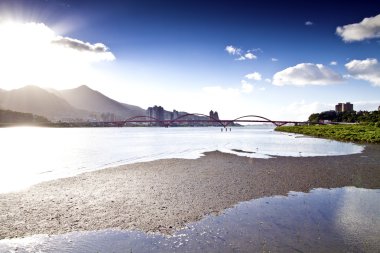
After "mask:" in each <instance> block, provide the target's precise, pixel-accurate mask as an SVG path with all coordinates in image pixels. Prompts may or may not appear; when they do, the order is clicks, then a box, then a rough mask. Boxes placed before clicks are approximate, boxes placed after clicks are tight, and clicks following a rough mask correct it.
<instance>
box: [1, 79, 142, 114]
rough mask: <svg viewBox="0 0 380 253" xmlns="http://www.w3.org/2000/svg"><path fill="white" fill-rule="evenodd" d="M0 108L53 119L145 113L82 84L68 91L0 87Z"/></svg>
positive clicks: (30, 87) (35, 87) (32, 87)
mask: <svg viewBox="0 0 380 253" xmlns="http://www.w3.org/2000/svg"><path fill="white" fill-rule="evenodd" d="M0 109H3V110H12V111H17V112H23V113H32V114H36V115H41V116H44V117H46V118H48V119H49V120H52V121H59V120H61V121H114V120H124V119H127V118H129V117H132V116H137V115H145V113H146V111H145V110H144V109H142V108H140V107H138V106H134V105H129V104H124V103H120V102H118V101H116V100H113V99H111V98H109V97H107V96H105V95H103V94H102V93H100V92H98V91H95V90H92V89H90V88H89V87H87V86H85V85H83V86H80V87H78V88H75V89H69V90H53V89H49V90H45V89H42V88H39V87H37V86H26V87H23V88H20V89H15V90H10V91H6V90H2V89H0Z"/></svg>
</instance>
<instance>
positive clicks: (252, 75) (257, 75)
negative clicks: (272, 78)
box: [245, 72, 261, 81]
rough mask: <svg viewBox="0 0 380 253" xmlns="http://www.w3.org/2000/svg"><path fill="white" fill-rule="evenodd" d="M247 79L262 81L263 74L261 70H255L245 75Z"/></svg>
mask: <svg viewBox="0 0 380 253" xmlns="http://www.w3.org/2000/svg"><path fill="white" fill-rule="evenodd" d="M245 77H246V78H247V79H250V80H255V81H260V80H261V74H260V73H259V72H253V73H250V74H247V75H245Z"/></svg>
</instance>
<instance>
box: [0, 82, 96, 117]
mask: <svg viewBox="0 0 380 253" xmlns="http://www.w3.org/2000/svg"><path fill="white" fill-rule="evenodd" d="M0 108H2V109H4V110H12V111H18V112H24V113H32V114H37V115H41V116H44V117H47V118H49V119H52V120H59V119H64V118H85V117H87V116H88V115H89V113H88V112H86V111H83V110H78V109H76V108H74V107H73V106H71V105H70V104H69V103H67V102H66V101H65V100H64V99H62V98H60V97H58V96H56V95H55V94H53V93H51V92H48V91H46V90H44V89H42V88H39V87H37V86H26V87H23V88H20V89H16V90H11V91H4V90H3V91H1V92H0Z"/></svg>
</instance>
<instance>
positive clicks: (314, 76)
mask: <svg viewBox="0 0 380 253" xmlns="http://www.w3.org/2000/svg"><path fill="white" fill-rule="evenodd" d="M342 81H343V78H342V76H341V75H340V74H338V73H335V72H334V71H332V70H331V69H329V68H327V67H325V66H324V65H322V64H313V63H300V64H297V65H296V66H293V67H289V68H287V69H284V70H282V71H280V72H277V73H276V74H274V76H273V82H272V83H273V84H274V85H278V86H284V85H295V86H305V85H327V84H334V83H340V82H342Z"/></svg>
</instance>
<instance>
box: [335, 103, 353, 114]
mask: <svg viewBox="0 0 380 253" xmlns="http://www.w3.org/2000/svg"><path fill="white" fill-rule="evenodd" d="M353 110H354V105H353V104H351V103H350V102H347V103H345V104H344V103H338V104H337V105H335V111H336V112H352V111H353Z"/></svg>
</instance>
